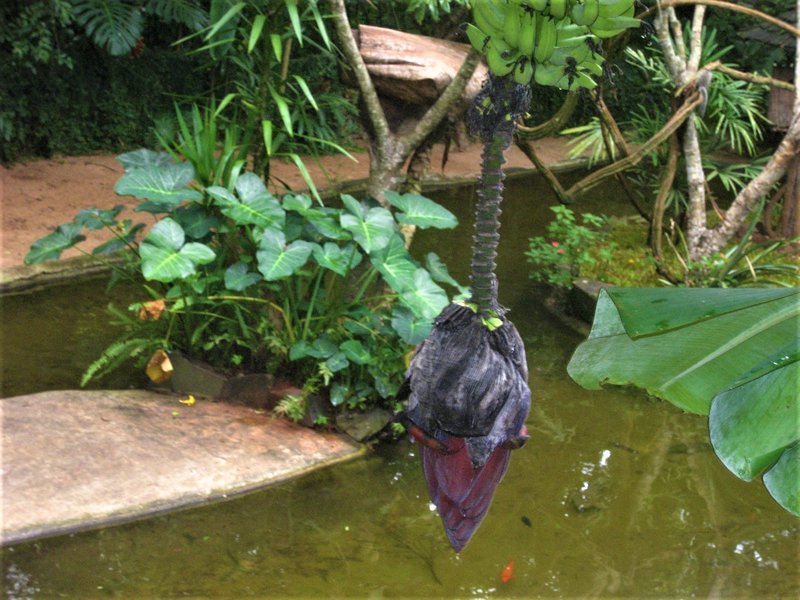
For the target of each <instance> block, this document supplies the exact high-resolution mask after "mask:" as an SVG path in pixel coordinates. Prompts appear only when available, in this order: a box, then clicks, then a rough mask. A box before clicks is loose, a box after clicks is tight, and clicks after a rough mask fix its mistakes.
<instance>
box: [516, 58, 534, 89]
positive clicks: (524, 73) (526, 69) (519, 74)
mask: <svg viewBox="0 0 800 600" xmlns="http://www.w3.org/2000/svg"><path fill="white" fill-rule="evenodd" d="M531 78H533V62H531V61H530V60H529V59H528V58H527V57H525V56H523V57H521V58H520V59H519V60H518V61H517V64H516V65H514V81H515V82H517V83H519V84H520V85H528V84H529V83H530V82H531Z"/></svg>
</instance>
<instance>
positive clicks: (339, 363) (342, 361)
mask: <svg viewBox="0 0 800 600" xmlns="http://www.w3.org/2000/svg"><path fill="white" fill-rule="evenodd" d="M325 366H326V367H328V370H329V371H330V372H331V373H336V372H338V371H341V370H342V369H346V368H347V367H349V366H350V361H349V360H347V357H346V356H345V355H344V352H336V353H335V354H334V355H333V356H331V357H330V358H328V359H326V360H325Z"/></svg>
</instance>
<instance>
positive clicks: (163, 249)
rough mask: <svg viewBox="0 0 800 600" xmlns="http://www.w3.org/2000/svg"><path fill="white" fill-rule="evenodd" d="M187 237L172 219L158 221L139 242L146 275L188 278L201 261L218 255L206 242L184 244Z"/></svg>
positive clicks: (163, 278)
mask: <svg viewBox="0 0 800 600" xmlns="http://www.w3.org/2000/svg"><path fill="white" fill-rule="evenodd" d="M185 239H186V236H185V235H184V232H183V229H182V228H181V226H180V225H179V224H178V223H176V222H175V221H173V220H172V219H170V218H166V219H162V220H161V221H159V222H158V223H156V224H155V225H154V226H153V228H152V229H151V230H150V233H149V234H147V237H146V238H145V239H144V240H142V243H141V244H140V246H139V255H140V257H141V260H142V274H143V275H144V278H145V279H147V280H148V281H153V280H155V281H162V282H164V283H169V282H171V281H175V280H176V279H186V278H187V277H190V276H191V275H193V274H194V273H195V272H196V269H197V266H198V265H203V264H207V263H210V262H211V261H213V260H214V258H216V255H215V254H214V251H213V250H212V249H211V248H209V247H208V246H206V245H205V244H199V243H197V242H191V243H188V244H184V241H185Z"/></svg>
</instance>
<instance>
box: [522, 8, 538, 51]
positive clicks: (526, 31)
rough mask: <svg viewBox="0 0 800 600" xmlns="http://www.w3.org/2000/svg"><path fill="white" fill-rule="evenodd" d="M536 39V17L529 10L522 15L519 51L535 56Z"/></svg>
mask: <svg viewBox="0 0 800 600" xmlns="http://www.w3.org/2000/svg"><path fill="white" fill-rule="evenodd" d="M535 41H536V17H535V15H534V14H533V13H532V12H530V11H527V10H523V11H522V14H521V15H520V32H519V53H520V54H522V55H523V56H528V57H533V49H534V44H535Z"/></svg>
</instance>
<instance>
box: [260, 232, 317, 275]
mask: <svg viewBox="0 0 800 600" xmlns="http://www.w3.org/2000/svg"><path fill="white" fill-rule="evenodd" d="M312 247H313V246H312V244H311V243H310V242H306V241H304V240H295V241H294V242H292V243H291V244H289V245H287V244H286V237H285V236H284V234H283V232H282V231H278V230H275V229H267V230H266V231H264V233H263V235H262V236H261V240H260V242H259V250H258V252H257V253H256V258H257V259H258V270H259V271H261V274H262V275H263V276H264V279H266V280H267V281H276V280H278V279H283V278H284V277H288V276H289V275H292V274H294V273H295V272H297V271H298V270H299V269H300V268H301V267H302V266H303V265H304V264H306V261H307V260H308V257H309V255H310V254H311V249H312Z"/></svg>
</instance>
